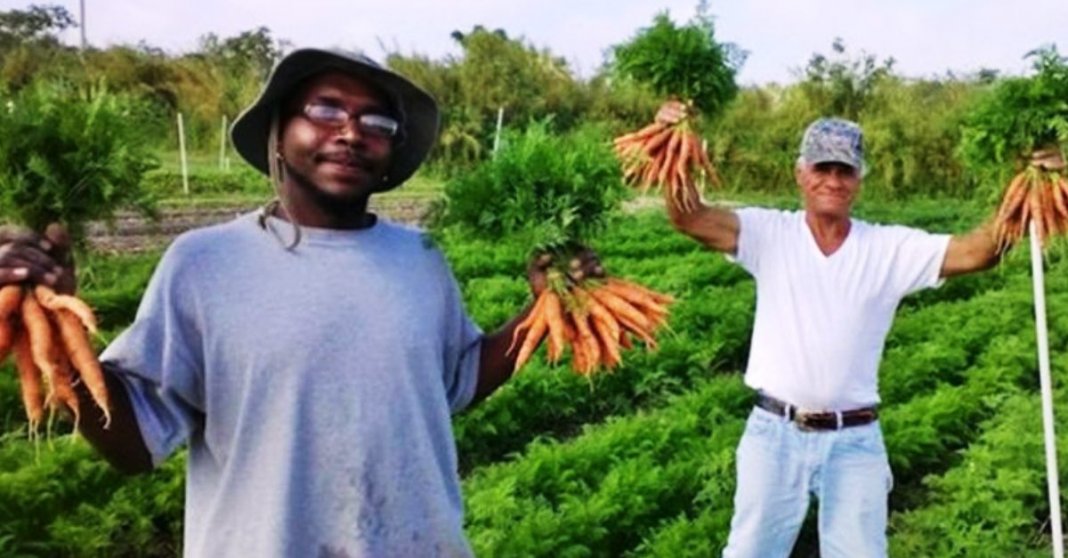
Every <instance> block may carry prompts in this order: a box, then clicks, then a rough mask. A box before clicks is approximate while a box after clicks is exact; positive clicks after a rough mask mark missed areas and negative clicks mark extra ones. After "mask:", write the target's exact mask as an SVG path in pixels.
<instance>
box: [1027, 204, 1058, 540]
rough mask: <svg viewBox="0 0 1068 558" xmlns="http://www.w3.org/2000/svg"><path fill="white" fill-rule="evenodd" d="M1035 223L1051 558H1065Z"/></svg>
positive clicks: (1042, 280)
mask: <svg viewBox="0 0 1068 558" xmlns="http://www.w3.org/2000/svg"><path fill="white" fill-rule="evenodd" d="M1036 233H1037V230H1036V226H1035V222H1034V221H1031V226H1030V236H1031V279H1032V281H1033V283H1034V289H1035V334H1036V336H1037V340H1038V376H1039V380H1040V382H1041V384H1042V427H1043V430H1044V431H1045V437H1046V481H1047V483H1048V485H1049V513H1050V521H1049V522H1050V528H1051V530H1052V533H1051V534H1052V536H1053V556H1054V558H1064V535H1063V533H1062V526H1061V489H1060V479H1059V478H1058V476H1057V438H1056V436H1055V435H1054V432H1053V382H1052V380H1051V378H1050V367H1049V338H1048V330H1047V327H1046V288H1045V284H1046V278H1045V272H1044V271H1043V269H1042V246H1041V245H1040V243H1039V239H1038V234H1036Z"/></svg>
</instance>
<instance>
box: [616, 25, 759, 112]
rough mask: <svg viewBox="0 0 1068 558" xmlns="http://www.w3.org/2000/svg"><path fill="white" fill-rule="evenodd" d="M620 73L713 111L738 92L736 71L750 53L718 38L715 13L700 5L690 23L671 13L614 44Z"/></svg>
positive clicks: (705, 110)
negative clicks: (673, 17) (681, 22)
mask: <svg viewBox="0 0 1068 558" xmlns="http://www.w3.org/2000/svg"><path fill="white" fill-rule="evenodd" d="M612 56H613V67H614V70H615V72H616V73H617V74H619V75H621V76H623V77H627V78H630V79H633V80H635V81H638V82H640V83H643V84H646V85H648V86H649V87H651V88H652V89H653V90H654V91H656V92H657V93H658V94H660V95H662V96H664V97H677V98H680V99H683V100H687V101H692V102H693V103H694V105H695V106H696V107H697V109H699V110H700V111H702V112H703V113H705V114H706V115H708V116H710V117H714V116H717V115H719V114H720V113H722V112H723V109H724V108H725V107H726V105H727V103H729V102H730V101H731V99H733V98H734V97H735V95H736V94H737V93H738V85H737V84H736V83H735V81H734V76H735V74H736V73H737V72H738V70H739V69H740V68H741V65H742V63H743V62H744V60H745V53H744V52H743V51H742V50H740V49H739V48H738V47H737V46H735V45H733V44H731V43H720V42H717V41H716V38H715V34H714V28H713V24H712V18H711V16H710V15H708V14H707V13H705V11H704V10H703V9H701V8H699V9H698V13H697V16H696V17H694V19H692V20H691V21H690V22H689V23H687V24H685V25H678V26H677V25H676V24H675V23H674V22H673V21H672V20H671V18H670V17H668V15H667V14H666V13H660V14H658V15H657V16H656V17H655V18H654V19H653V24H652V25H651V26H649V27H646V28H644V29H642V30H640V31H639V32H638V34H637V35H636V36H635V37H634V38H633V39H631V40H630V41H629V42H626V43H623V44H620V45H616V46H615V47H613V49H612Z"/></svg>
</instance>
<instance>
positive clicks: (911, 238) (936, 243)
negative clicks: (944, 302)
mask: <svg viewBox="0 0 1068 558" xmlns="http://www.w3.org/2000/svg"><path fill="white" fill-rule="evenodd" d="M887 230H888V232H889V233H890V234H889V239H890V244H889V249H890V252H891V254H892V256H891V258H892V264H891V266H890V270H891V271H890V273H891V278H892V281H893V284H894V288H895V290H897V291H898V292H899V293H901V295H902V296H905V295H908V294H912V293H914V292H916V291H919V290H923V289H928V288H932V287H939V286H941V285H942V283H943V279H942V277H941V274H942V264H943V262H944V261H945V259H946V250H947V249H948V248H949V240H950V235H948V234H932V233H929V232H926V231H922V230H920V229H914V228H910V227H902V226H892V227H887Z"/></svg>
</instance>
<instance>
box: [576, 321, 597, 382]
mask: <svg viewBox="0 0 1068 558" xmlns="http://www.w3.org/2000/svg"><path fill="white" fill-rule="evenodd" d="M571 315H572V317H573V318H574V320H575V336H576V340H575V345H580V344H581V345H582V352H583V353H584V354H585V356H586V358H587V360H586V362H585V366H584V367H583V369H582V370H581V373H582V374H583V375H588V374H589V373H590V372H593V370H594V369H595V368H596V367H597V364H598V363H599V362H600V361H601V347H600V345H598V343H597V339H596V338H595V337H594V336H593V330H591V329H590V321H589V316H588V315H587V314H586V313H585V312H582V311H579V312H573V313H572V314H571Z"/></svg>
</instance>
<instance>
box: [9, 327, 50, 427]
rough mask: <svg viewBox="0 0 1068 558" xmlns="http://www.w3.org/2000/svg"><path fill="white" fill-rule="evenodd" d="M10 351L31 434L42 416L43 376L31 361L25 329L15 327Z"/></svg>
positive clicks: (31, 356)
mask: <svg viewBox="0 0 1068 558" xmlns="http://www.w3.org/2000/svg"><path fill="white" fill-rule="evenodd" d="M12 352H13V353H14V356H15V369H16V370H17V371H18V374H19V388H20V390H21V391H22V405H23V407H25V408H26V418H27V419H28V420H29V421H30V424H29V432H30V436H33V435H34V434H35V433H36V432H37V428H38V427H39V426H40V424H41V419H42V418H44V394H43V391H44V390H43V385H42V382H43V378H42V377H41V370H40V369H39V368H37V365H36V364H34V363H33V355H32V354H30V339H29V337H28V336H27V335H26V330H25V329H23V328H21V327H20V328H16V330H15V341H14V346H13V350H12Z"/></svg>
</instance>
